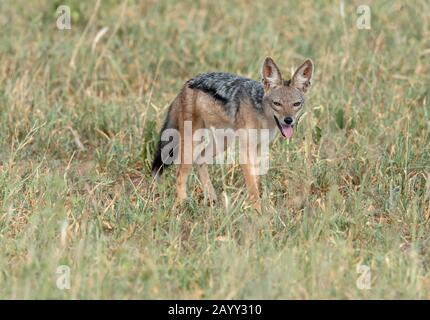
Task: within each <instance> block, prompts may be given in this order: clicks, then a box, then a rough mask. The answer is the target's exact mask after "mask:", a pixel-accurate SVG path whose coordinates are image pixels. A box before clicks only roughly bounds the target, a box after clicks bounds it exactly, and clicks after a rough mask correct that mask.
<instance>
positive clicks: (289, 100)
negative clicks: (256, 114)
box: [262, 57, 314, 139]
mask: <svg viewBox="0 0 430 320" xmlns="http://www.w3.org/2000/svg"><path fill="white" fill-rule="evenodd" d="M313 72H314V64H313V63H312V61H311V60H309V59H308V60H306V61H305V62H304V63H303V64H302V65H301V66H300V67H298V68H297V70H296V71H295V72H294V75H293V77H292V78H291V80H287V81H284V80H283V79H282V75H281V72H280V71H279V69H278V67H277V66H276V64H275V62H274V61H273V60H272V58H269V57H267V58H266V59H265V60H264V63H263V68H262V77H263V78H262V82H263V86H264V97H263V106H264V110H265V112H266V114H267V116H269V117H270V118H273V121H274V122H275V123H276V125H277V126H278V128H279V130H280V131H281V134H282V136H283V137H285V138H288V139H290V138H291V137H292V136H293V128H294V125H295V124H296V121H297V119H298V116H299V115H300V113H301V111H302V110H303V107H304V105H305V93H306V91H307V90H308V89H309V87H310V85H311V80H312V75H313Z"/></svg>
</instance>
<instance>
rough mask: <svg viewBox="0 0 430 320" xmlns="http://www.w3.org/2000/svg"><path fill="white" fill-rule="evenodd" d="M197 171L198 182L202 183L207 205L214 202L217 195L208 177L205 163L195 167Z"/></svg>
mask: <svg viewBox="0 0 430 320" xmlns="http://www.w3.org/2000/svg"><path fill="white" fill-rule="evenodd" d="M197 170H198V173H199V179H200V182H201V183H202V187H203V194H204V195H205V198H206V197H207V199H208V200H209V203H212V202H215V201H216V200H217V195H216V193H215V189H214V187H213V185H212V182H211V179H210V177H209V172H208V165H207V164H206V163H203V164H199V165H198V166H197Z"/></svg>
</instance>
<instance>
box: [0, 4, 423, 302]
mask: <svg viewBox="0 0 430 320" xmlns="http://www.w3.org/2000/svg"><path fill="white" fill-rule="evenodd" d="M95 3H96V1H89V2H83V1H77V0H73V1H72V0H70V1H68V0H64V1H42V0H40V1H31V2H28V1H21V0H18V1H9V0H7V1H1V2H0V28H1V30H2V32H1V36H0V192H1V195H0V298H2V299H10V298H24V299H28V298H37V299H44V298H55V299H58V298H59V299H63V298H65V299H95V298H106V299H107V298H115V299H138V298H156V299H159V298H179V299H182V298H206V299H207V298H215V299H224V298H227V299H234V298H245V299H248V298H274V299H278V298H292V299H301V298H329V299H333V298H342V299H345V298H346V299H350V298H351V299H352V298H358V299H379V298H387V299H391V298H419V299H429V298H430V270H429V268H430V251H429V244H430V227H429V218H430V204H429V202H430V149H429V148H430V147H429V146H430V108H429V101H430V94H429V88H430V64H429V58H430V16H429V14H428V13H429V12H430V6H429V3H428V2H427V1H414V2H410V3H409V2H408V3H407V4H406V3H404V2H400V1H396V2H393V1H372V2H371V7H370V8H371V10H372V11H371V14H372V16H371V17H372V20H371V29H370V30H359V29H357V27H356V19H357V14H356V7H357V6H358V5H360V4H362V3H361V2H360V1H352V2H351V1H345V17H344V18H342V17H341V15H340V13H339V2H338V1H333V2H330V3H329V2H317V1H315V2H307V1H306V2H305V1H288V3H287V1H264V2H263V1H258V3H257V2H254V1H245V0H243V1H234V2H233V1H220V2H218V1H208V0H205V1H200V2H198V3H196V2H195V1H144V2H141V1H137V0H136V1H128V3H123V2H121V1H113V0H112V1H104V0H103V1H102V2H101V4H100V7H99V8H97V6H96V5H95ZM323 3H324V4H323ZM402 3H403V4H402ZM60 4H67V5H69V6H70V7H71V10H72V29H71V30H63V31H60V30H57V29H56V17H57V15H56V7H57V6H58V5H60ZM91 17H93V18H92V19H91ZM103 27H108V28H109V30H108V32H107V33H106V34H105V35H104V36H103V37H102V38H101V39H100V41H98V42H97V43H94V39H95V36H96V34H97V33H98V32H99V31H100V30H101V29H102V28H103ZM266 55H271V56H272V57H273V58H274V59H275V61H277V63H278V64H279V66H280V67H281V68H282V70H283V72H284V74H287V75H288V74H289V72H290V70H291V69H292V68H293V67H297V66H298V65H299V64H300V63H301V62H302V61H303V60H304V59H305V58H306V57H310V58H312V59H313V60H314V63H315V66H316V73H315V78H314V83H313V87H312V89H311V91H310V96H309V99H308V104H307V107H306V108H307V109H306V111H307V113H306V115H305V116H304V117H303V119H302V121H301V123H300V124H299V127H298V130H297V131H296V133H295V137H294V139H293V141H292V143H289V144H286V143H285V142H284V141H283V140H281V139H277V140H275V142H274V143H273V146H272V148H271V162H270V171H269V173H268V174H267V175H265V176H264V177H263V178H262V189H263V207H264V212H263V214H261V215H260V214H258V213H256V212H254V211H253V210H252V209H251V208H250V206H249V201H248V199H247V198H246V192H245V190H244V187H243V186H244V182H243V181H244V180H243V176H242V174H241V172H240V168H238V166H223V167H221V166H213V167H211V168H210V173H211V176H212V180H213V183H214V185H215V189H216V191H217V193H218V194H219V198H220V199H221V201H219V202H218V203H217V204H216V205H215V206H214V207H208V206H205V205H203V204H202V203H201V202H200V201H199V191H198V181H197V178H196V177H195V175H194V174H193V175H192V176H191V177H190V181H189V182H190V184H189V192H190V193H191V194H192V197H191V199H190V201H188V202H187V203H186V204H184V205H183V206H181V207H178V208H176V209H172V208H173V203H174V187H173V186H174V181H175V175H174V170H169V171H167V172H166V175H165V176H164V177H163V179H161V180H160V183H159V184H157V185H155V184H154V183H153V181H152V179H151V176H150V173H149V166H150V162H151V155H152V153H153V151H154V147H155V143H156V140H157V139H158V130H159V128H160V126H161V122H162V121H163V117H164V113H165V111H166V108H167V106H168V105H169V103H170V101H171V100H172V99H173V98H174V96H175V95H176V94H177V92H178V90H179V88H180V87H181V86H182V84H183V83H184V81H186V80H187V79H188V78H190V77H191V76H193V75H195V74H197V73H200V72H204V71H214V70H218V71H228V72H233V73H238V74H241V75H244V76H248V77H253V78H255V79H258V78H259V68H260V64H261V62H262V61H263V58H264V57H265V56H266ZM358 264H365V265H367V266H369V267H370V269H371V289H370V290H360V289H359V288H357V286H356V281H357V279H358V277H359V276H360V274H358V273H357V271H356V266H357V265H358ZM60 265H67V266H69V267H70V271H71V288H70V289H69V290H59V289H58V288H57V286H56V281H57V278H58V277H59V275H58V274H56V270H57V267H58V266H60Z"/></svg>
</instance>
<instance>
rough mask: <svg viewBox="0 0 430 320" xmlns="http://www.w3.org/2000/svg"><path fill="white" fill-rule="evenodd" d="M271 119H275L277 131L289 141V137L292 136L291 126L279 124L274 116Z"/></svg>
mask: <svg viewBox="0 0 430 320" xmlns="http://www.w3.org/2000/svg"><path fill="white" fill-rule="evenodd" d="M273 117H274V118H275V122H276V124H277V125H278V128H279V131H281V134H282V136H283V137H284V138H287V139H291V137H292V136H293V125H286V124H281V123H280V122H279V120H278V118H277V117H276V116H275V115H273Z"/></svg>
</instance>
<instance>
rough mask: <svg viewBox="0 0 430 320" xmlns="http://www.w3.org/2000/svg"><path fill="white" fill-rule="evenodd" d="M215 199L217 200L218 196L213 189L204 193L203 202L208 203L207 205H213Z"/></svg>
mask: <svg viewBox="0 0 430 320" xmlns="http://www.w3.org/2000/svg"><path fill="white" fill-rule="evenodd" d="M217 200H218V197H217V195H216V193H215V191H213V192H205V193H204V201H205V203H208V204H209V205H213V204H214V203H215V202H216V201H217Z"/></svg>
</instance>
